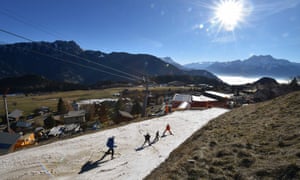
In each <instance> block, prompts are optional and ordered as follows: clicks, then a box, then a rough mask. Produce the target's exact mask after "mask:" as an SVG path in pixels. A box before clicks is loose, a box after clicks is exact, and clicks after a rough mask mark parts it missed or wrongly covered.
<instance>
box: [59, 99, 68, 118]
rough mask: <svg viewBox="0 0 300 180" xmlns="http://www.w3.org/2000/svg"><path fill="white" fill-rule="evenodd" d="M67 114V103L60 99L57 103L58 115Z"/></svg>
mask: <svg viewBox="0 0 300 180" xmlns="http://www.w3.org/2000/svg"><path fill="white" fill-rule="evenodd" d="M66 113H67V107H66V105H65V102H64V101H63V99H62V98H59V100H58V103H57V114H66Z"/></svg>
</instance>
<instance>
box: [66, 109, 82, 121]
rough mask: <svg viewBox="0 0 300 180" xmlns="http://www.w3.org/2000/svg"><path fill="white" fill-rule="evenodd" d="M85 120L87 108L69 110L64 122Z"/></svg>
mask: <svg viewBox="0 0 300 180" xmlns="http://www.w3.org/2000/svg"><path fill="white" fill-rule="evenodd" d="M84 122H85V110H80V111H69V112H68V113H67V114H65V115H64V124H72V123H79V124H80V123H84Z"/></svg>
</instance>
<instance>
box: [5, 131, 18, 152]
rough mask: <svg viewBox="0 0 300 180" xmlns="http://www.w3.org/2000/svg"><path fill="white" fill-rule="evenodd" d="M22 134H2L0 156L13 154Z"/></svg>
mask: <svg viewBox="0 0 300 180" xmlns="http://www.w3.org/2000/svg"><path fill="white" fill-rule="evenodd" d="M19 137H20V134H16V133H6V132H0V155H2V154H6V153H9V152H12V151H13V150H14V147H15V144H16V143H17V141H18V139H19Z"/></svg>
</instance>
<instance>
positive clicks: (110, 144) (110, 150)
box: [105, 136, 116, 159]
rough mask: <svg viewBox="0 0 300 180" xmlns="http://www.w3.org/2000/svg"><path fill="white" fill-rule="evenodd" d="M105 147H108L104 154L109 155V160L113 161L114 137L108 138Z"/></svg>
mask: <svg viewBox="0 0 300 180" xmlns="http://www.w3.org/2000/svg"><path fill="white" fill-rule="evenodd" d="M106 146H107V147H108V151H107V152H106V153H105V154H106V155H107V154H110V153H111V159H113V158H114V147H116V145H115V136H112V137H109V138H108V139H107V142H106Z"/></svg>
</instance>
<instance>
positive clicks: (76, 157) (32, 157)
mask: <svg viewBox="0 0 300 180" xmlns="http://www.w3.org/2000/svg"><path fill="white" fill-rule="evenodd" d="M227 111H228V110H225V109H220V108H211V109H207V110H203V111H180V112H174V113H172V114H170V115H167V116H163V117H158V118H153V119H151V120H147V121H142V122H137V123H131V124H128V125H126V126H122V127H118V128H114V129H109V130H105V131H100V132H97V133H94V134H89V135H83V136H80V137H76V138H72V139H68V140H62V141H58V142H55V143H51V144H48V145H44V146H40V147H36V148H31V149H25V150H22V151H18V152H14V153H11V154H7V155H4V156H0V179H78V180H79V179H80V180H81V179H142V178H143V177H145V176H146V175H147V174H149V173H150V172H151V171H152V170H153V169H154V168H156V167H157V166H158V165H159V164H160V163H162V162H163V161H164V160H165V159H166V158H167V157H168V156H169V154H170V152H172V151H173V150H174V149H175V148H176V147H178V146H179V145H180V144H181V143H183V142H184V141H185V140H186V139H187V138H188V137H190V136H191V134H192V133H194V132H195V131H196V130H198V129H199V128H201V127H202V126H203V125H205V124H206V123H207V122H208V121H209V120H211V119H213V118H215V117H217V116H219V115H221V114H223V113H225V112H227ZM167 123H169V124H170V126H171V130H172V131H173V133H174V136H172V135H167V136H166V137H164V138H161V139H160V140H159V141H158V142H157V143H155V144H153V145H152V146H148V147H146V148H144V149H142V150H138V151H136V148H138V147H140V146H141V145H142V143H143V142H144V136H143V135H144V134H145V133H146V132H149V133H150V135H151V140H152V139H153V138H154V136H155V132H156V131H157V130H159V131H160V134H161V133H162V132H163V130H164V128H165V126H166V124H167ZM112 135H114V136H115V142H116V144H117V146H118V147H117V148H116V149H115V157H116V158H115V159H113V160H110V155H108V156H106V157H105V158H104V159H103V160H101V161H98V160H99V159H100V158H101V157H102V156H103V155H104V151H106V150H107V148H106V146H105V144H106V140H107V138H108V137H110V136H112ZM87 162H90V164H88V166H85V165H86V163H87ZM83 167H84V168H83ZM82 169H83V170H84V171H82V172H81V170H82ZM79 172H81V173H80V174H79Z"/></svg>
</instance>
